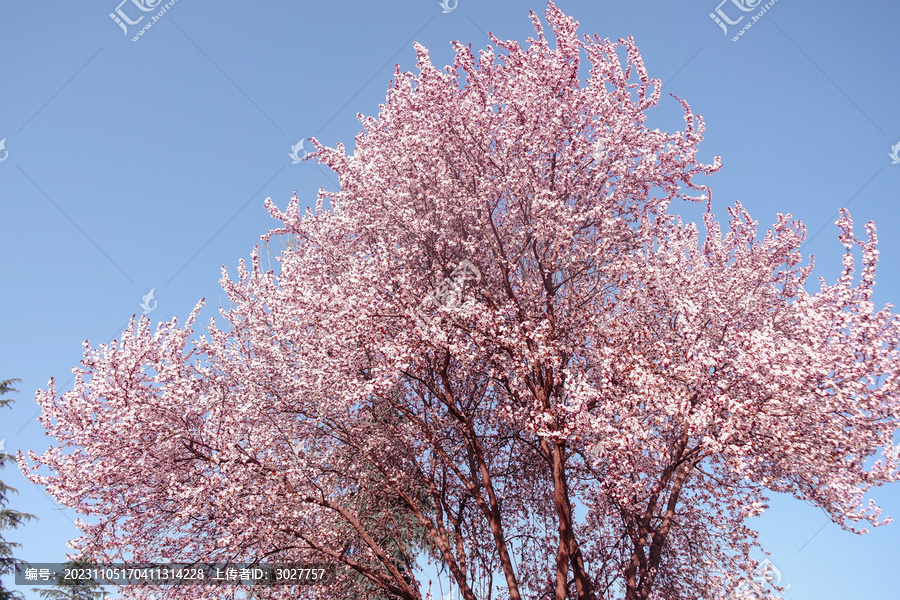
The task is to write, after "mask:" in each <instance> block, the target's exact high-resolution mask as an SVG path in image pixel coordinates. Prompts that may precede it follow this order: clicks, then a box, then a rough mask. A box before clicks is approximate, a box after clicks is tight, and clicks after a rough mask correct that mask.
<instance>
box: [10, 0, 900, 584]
mask: <svg viewBox="0 0 900 600" xmlns="http://www.w3.org/2000/svg"><path fill="white" fill-rule="evenodd" d="M532 20H533V22H534V26H535V30H536V33H537V37H536V38H535V39H529V40H528V42H529V47H528V48H527V49H523V48H521V47H520V46H519V45H518V44H517V43H516V42H514V41H507V42H502V41H500V40H498V39H496V38H493V37H492V41H493V43H494V44H495V46H496V48H498V49H499V50H500V51H501V52H500V54H496V53H495V52H496V50H495V48H494V47H488V49H487V50H484V51H482V52H481V53H480V54H479V55H478V56H477V57H476V56H475V55H473V53H472V52H471V50H470V49H469V48H468V47H464V46H462V45H460V44H456V46H455V48H456V58H455V62H454V65H453V66H452V67H447V68H446V69H445V70H443V71H442V70H439V69H437V68H435V67H434V66H433V65H432V64H431V62H430V60H429V55H428V52H427V51H426V50H425V49H424V48H423V47H421V46H418V45H417V46H416V51H417V55H418V64H417V66H418V70H419V74H418V75H414V74H412V73H404V72H400V71H399V70H397V72H396V74H395V79H394V81H393V83H392V85H391V87H390V90H389V93H388V96H387V100H386V102H385V104H384V105H382V106H380V114H379V116H378V117H377V118H374V117H370V118H362V117H361V121H362V124H363V127H364V130H363V132H362V133H361V134H360V135H359V136H358V137H357V139H356V148H355V150H354V153H353V154H352V155H349V156H348V155H346V153H345V150H344V147H343V146H342V145H340V144H339V145H338V146H337V148H326V147H324V146H322V145H321V144H319V143H318V142H316V141H315V140H314V143H315V144H316V148H317V151H316V152H315V153H314V154H312V155H311V158H312V159H314V160H317V161H319V162H320V163H322V164H325V165H327V166H329V167H330V168H332V169H333V170H334V171H336V172H337V173H338V175H339V176H340V185H341V189H340V191H335V192H326V191H324V190H323V191H321V192H320V193H319V198H318V200H317V203H316V207H315V209H314V210H310V209H307V210H306V211H305V213H304V212H301V210H300V200H299V199H298V198H297V197H296V196H295V197H294V198H293V199H292V200H291V201H290V203H289V204H288V206H287V208H286V210H285V211H284V212H281V211H280V210H279V209H277V208H276V207H275V205H274V204H273V203H271V202H268V203H267V206H268V209H269V211H270V212H271V214H272V216H273V217H275V218H276V219H279V220H280V221H281V222H282V226H281V227H280V228H278V229H275V230H273V231H271V232H269V233H268V234H267V235H266V236H264V239H265V240H266V241H268V240H270V239H271V236H275V235H283V234H287V235H290V236H292V237H293V239H294V240H295V243H293V244H291V245H290V247H288V248H287V249H285V251H284V252H283V253H282V255H281V256H280V258H279V261H280V268H279V272H278V273H277V274H276V273H275V272H273V271H266V270H264V269H263V266H262V263H261V261H260V260H259V256H258V251H257V250H254V252H253V254H252V259H251V263H250V265H249V266H248V265H246V264H245V263H244V262H243V261H242V262H241V264H240V266H239V269H238V273H237V277H236V278H231V277H229V276H228V274H227V272H225V271H223V277H222V281H221V283H222V287H223V288H224V290H225V292H226V293H227V295H228V299H229V301H230V306H228V307H225V308H222V309H221V311H220V313H221V320H222V321H224V325H223V324H222V321H216V320H215V319H213V320H211V321H210V324H209V326H208V333H207V334H205V335H201V336H199V337H196V338H194V337H192V336H193V331H194V329H193V328H194V322H195V320H196V318H197V316H198V314H199V311H200V309H201V306H202V303H201V304H198V306H197V308H196V309H195V310H194V312H193V313H191V315H190V317H189V318H188V319H187V322H186V324H185V325H184V326H183V327H182V326H180V325H179V324H178V323H177V322H176V321H175V320H173V321H171V322H169V323H165V324H161V325H160V326H159V327H158V328H157V330H156V331H155V333H152V332H151V331H150V324H149V321H148V320H147V319H145V318H142V319H141V320H140V321H134V320H133V321H132V323H131V324H130V326H129V327H128V329H127V330H126V332H125V334H124V335H123V337H122V339H121V340H117V341H116V342H115V343H113V344H110V345H100V346H99V348H96V349H93V348H91V346H90V345H89V343H88V342H86V343H85V355H84V359H83V361H82V366H81V368H80V369H79V370H78V377H77V378H76V380H75V385H74V389H73V390H72V391H71V392H67V393H64V394H62V395H59V396H57V394H56V391H55V389H54V387H53V382H52V381H51V383H50V386H49V389H48V390H46V391H42V392H39V394H38V398H37V399H38V402H39V403H40V404H41V406H42V408H43V414H42V417H41V419H42V422H43V423H44V425H45V426H46V427H47V429H48V432H49V433H51V434H52V435H53V436H54V437H55V438H56V439H57V440H58V441H59V442H60V444H61V446H62V447H61V448H51V449H50V450H48V451H47V452H46V453H44V454H43V455H42V456H38V455H37V454H34V453H31V455H30V458H31V462H32V464H28V463H27V462H26V461H25V458H24V457H20V461H21V464H22V468H23V469H24V470H26V471H27V472H28V473H29V475H30V477H31V478H32V479H33V480H34V481H36V482H38V483H41V484H44V485H46V486H47V490H48V492H49V493H50V494H52V495H53V496H54V497H55V498H56V499H57V501H58V502H60V503H61V504H62V505H65V506H69V507H73V508H76V509H77V510H78V511H80V512H81V513H83V514H85V515H93V516H95V517H97V519H98V522H97V523H91V524H89V523H81V525H80V526H81V528H82V529H83V532H84V535H83V536H82V537H81V538H80V539H79V540H77V541H76V543H75V545H76V548H77V549H78V550H79V551H80V552H82V554H84V555H89V556H94V557H96V558H98V559H104V560H112V559H116V558H119V557H120V556H122V555H121V552H122V551H127V552H128V553H130V555H133V558H134V559H135V560H169V561H182V562H191V561H196V560H202V561H205V562H211V563H214V562H225V561H229V560H230V561H235V560H238V561H244V562H251V561H262V562H274V561H279V562H288V561H290V562H298V561H315V562H320V563H322V562H324V563H327V564H329V565H332V566H333V567H334V568H335V569H336V570H335V575H334V577H333V579H331V580H329V582H328V583H327V584H323V585H318V586H309V587H305V588H300V590H299V591H297V590H293V591H292V592H291V595H288V593H287V592H286V591H284V590H283V589H281V588H271V589H270V590H268V591H266V592H264V593H267V594H270V595H271V597H279V594H281V596H282V597H297V596H298V595H301V596H302V595H304V594H305V595H306V596H309V597H317V598H338V597H341V598H343V597H347V596H350V597H367V598H368V597H374V598H378V597H384V598H404V599H407V600H413V599H419V598H422V597H425V596H428V595H429V592H427V591H426V590H427V589H428V586H427V585H426V582H424V581H422V580H421V579H422V576H421V569H420V566H421V564H422V563H423V562H424V561H435V562H439V563H440V564H441V565H442V568H443V567H446V570H447V572H448V573H449V574H450V577H451V580H452V582H453V586H454V588H456V589H458V590H459V593H460V595H461V597H463V598H466V599H467V600H474V599H476V598H478V599H487V598H492V597H494V595H496V597H500V598H509V599H510V600H519V599H525V598H527V599H534V600H539V599H544V598H554V599H555V600H563V599H566V598H578V599H579V600H589V599H597V600H599V599H608V598H627V599H629V600H632V599H639V598H640V599H647V598H667V599H679V598H685V599H687V598H697V597H702V598H711V599H714V598H726V597H729V596H730V595H731V594H733V593H734V592H735V590H737V589H738V588H739V587H741V589H744V590H746V591H749V593H753V594H757V595H758V596H760V597H767V596H765V594H768V593H769V592H771V590H769V592H767V591H766V590H764V589H763V588H762V586H760V584H758V583H756V582H749V580H748V578H749V575H750V574H751V573H752V571H753V569H754V568H756V566H757V563H756V561H754V560H752V559H751V556H750V554H751V550H753V548H754V547H756V546H757V542H756V539H755V534H754V532H753V531H751V530H750V529H748V528H747V526H746V524H745V521H746V519H747V518H749V517H752V516H755V515H758V514H760V513H761V512H762V511H763V510H764V509H765V508H766V494H767V493H769V492H785V493H790V494H793V495H795V496H796V497H798V498H802V499H804V500H807V501H809V502H811V503H813V504H815V505H817V506H820V507H821V508H823V509H824V510H825V511H827V512H828V514H829V515H830V516H831V518H832V519H833V520H834V522H836V523H839V524H841V525H842V526H843V527H845V528H846V529H849V530H853V531H856V525H857V524H858V523H859V522H860V521H866V522H870V523H872V524H874V525H878V524H881V523H883V522H885V521H886V520H887V519H883V520H881V519H880V515H879V510H878V508H877V507H876V506H875V505H874V504H869V505H864V494H865V493H866V492H867V491H868V490H869V489H870V488H872V487H873V486H877V485H880V484H882V483H884V482H890V481H895V480H896V479H897V478H898V459H900V457H898V451H897V449H895V448H894V446H893V445H892V435H893V433H894V431H895V429H896V427H897V419H898V417H900V383H898V372H897V371H898V365H900V351H898V345H900V317H898V316H897V315H895V314H892V313H891V312H890V307H887V308H885V309H883V310H881V311H879V312H876V311H875V309H874V307H873V304H872V301H871V294H872V286H873V284H874V271H875V263H876V258H877V251H876V249H875V247H876V238H875V231H874V227H872V226H871V225H869V226H868V227H867V231H868V234H867V236H866V237H865V239H860V238H857V237H856V236H855V235H854V233H853V230H852V224H851V221H850V217H849V215H848V214H847V213H843V214H842V216H841V218H840V220H839V221H838V223H837V224H838V226H839V229H840V239H841V241H842V242H843V243H844V245H845V247H846V254H845V257H844V269H843V274H842V275H841V277H840V279H839V280H838V281H837V282H836V283H835V284H833V285H827V284H826V283H825V282H822V284H821V286H820V289H819V290H818V291H815V292H814V293H810V292H808V291H807V290H806V287H805V284H806V281H807V278H808V276H809V273H810V270H811V268H812V266H811V265H807V266H801V264H800V263H801V256H800V252H799V247H800V245H801V243H802V241H803V239H804V233H805V230H804V228H803V226H802V225H801V224H800V223H798V222H795V221H791V220H790V217H789V216H783V215H779V216H778V218H777V221H776V223H775V224H774V225H773V227H772V229H771V230H770V231H768V232H766V234H765V235H764V236H763V237H762V238H760V237H758V235H757V231H756V222H754V221H753V220H752V219H751V218H750V216H749V215H748V213H747V212H746V210H745V209H744V208H743V207H742V206H741V205H739V204H737V205H735V206H733V207H731V208H730V209H729V212H730V215H731V217H730V222H729V224H728V227H727V231H725V232H724V233H723V231H722V230H721V227H720V225H719V224H718V223H717V222H716V220H715V218H714V216H713V215H712V212H711V210H712V205H711V201H710V198H709V190H708V188H706V187H705V186H703V185H701V184H700V183H698V182H695V181H694V178H695V177H696V176H698V175H704V174H710V173H712V172H714V171H716V170H717V169H718V168H719V167H720V163H719V160H718V158H716V160H715V161H714V163H713V164H709V165H707V164H702V163H699V162H698V161H697V159H696V153H697V146H698V143H699V142H700V141H701V139H702V133H703V122H702V119H700V117H698V116H696V115H694V114H693V113H692V112H691V110H690V108H689V107H688V105H687V103H685V102H683V101H680V100H679V101H680V102H681V104H682V107H683V109H684V118H685V122H686V126H685V129H684V130H683V131H677V132H675V133H666V132H661V131H659V130H656V129H654V130H649V129H648V128H646V127H645V125H644V122H645V111H647V110H648V109H650V108H652V107H653V106H655V105H656V104H657V103H658V101H659V98H660V82H659V81H658V80H656V79H651V78H650V77H649V76H648V74H647V72H646V70H645V68H644V65H643V63H642V61H641V57H640V55H639V53H638V50H637V48H636V46H635V43H634V41H633V40H632V39H630V38H629V39H626V40H619V41H618V42H611V41H609V40H601V39H599V38H597V37H596V36H594V37H586V36H585V37H583V38H579V37H578V35H577V23H576V22H574V21H573V20H572V19H571V18H569V17H567V16H566V15H564V14H562V13H561V12H560V11H559V10H558V9H557V8H556V7H555V6H554V5H553V4H552V3H551V4H549V6H548V9H547V20H548V22H549V24H550V25H551V26H552V30H553V33H554V35H555V47H551V45H550V44H549V43H548V41H547V40H546V39H545V37H544V30H543V27H542V25H541V23H540V21H539V20H538V18H537V17H536V16H535V15H534V14H533V13H532ZM619 52H621V53H622V55H623V57H620V56H619ZM583 57H586V58H587V59H588V60H589V61H590V71H589V73H588V76H587V78H586V81H584V82H582V79H581V78H580V77H579V68H580V66H581V64H582V63H581V61H582V58H583ZM692 194H693V195H692ZM326 200H327V201H329V203H330V207H329V208H328V209H325V208H324V204H325V201H326ZM703 200H706V213H705V215H704V219H703V222H702V225H701V226H699V227H698V226H697V225H696V224H694V223H689V224H685V223H683V222H682V221H681V220H680V219H679V218H677V217H676V216H674V215H672V214H670V213H669V209H670V207H671V206H672V204H673V203H676V202H682V201H703ZM700 229H702V235H701V231H700ZM857 246H858V247H859V249H861V255H862V265H863V268H862V271H861V274H860V276H859V278H858V279H859V280H858V281H856V280H855V278H854V267H855V264H856V263H855V262H854V254H853V252H854V249H855V248H856V247H857ZM66 448H68V449H70V450H71V451H70V452H64V451H63V450H64V449H66ZM879 454H880V457H879V458H878V460H874V457H875V456H876V455H879ZM40 467H49V469H50V472H51V474H50V475H41V474H39V473H38V469H39V468H40ZM859 531H864V530H862V529H860V530H859ZM203 589H204V590H205V591H204V592H203V593H207V594H209V596H208V597H222V594H223V592H222V590H221V589H213V588H203ZM126 593H128V594H131V595H132V597H139V596H140V595H141V594H143V593H145V592H144V591H142V590H141V589H138V588H132V589H129V590H126ZM197 593H198V592H197V590H196V589H191V588H187V589H174V590H173V591H172V592H171V593H170V596H171V597H198V596H197ZM179 594H183V596H179Z"/></svg>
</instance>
